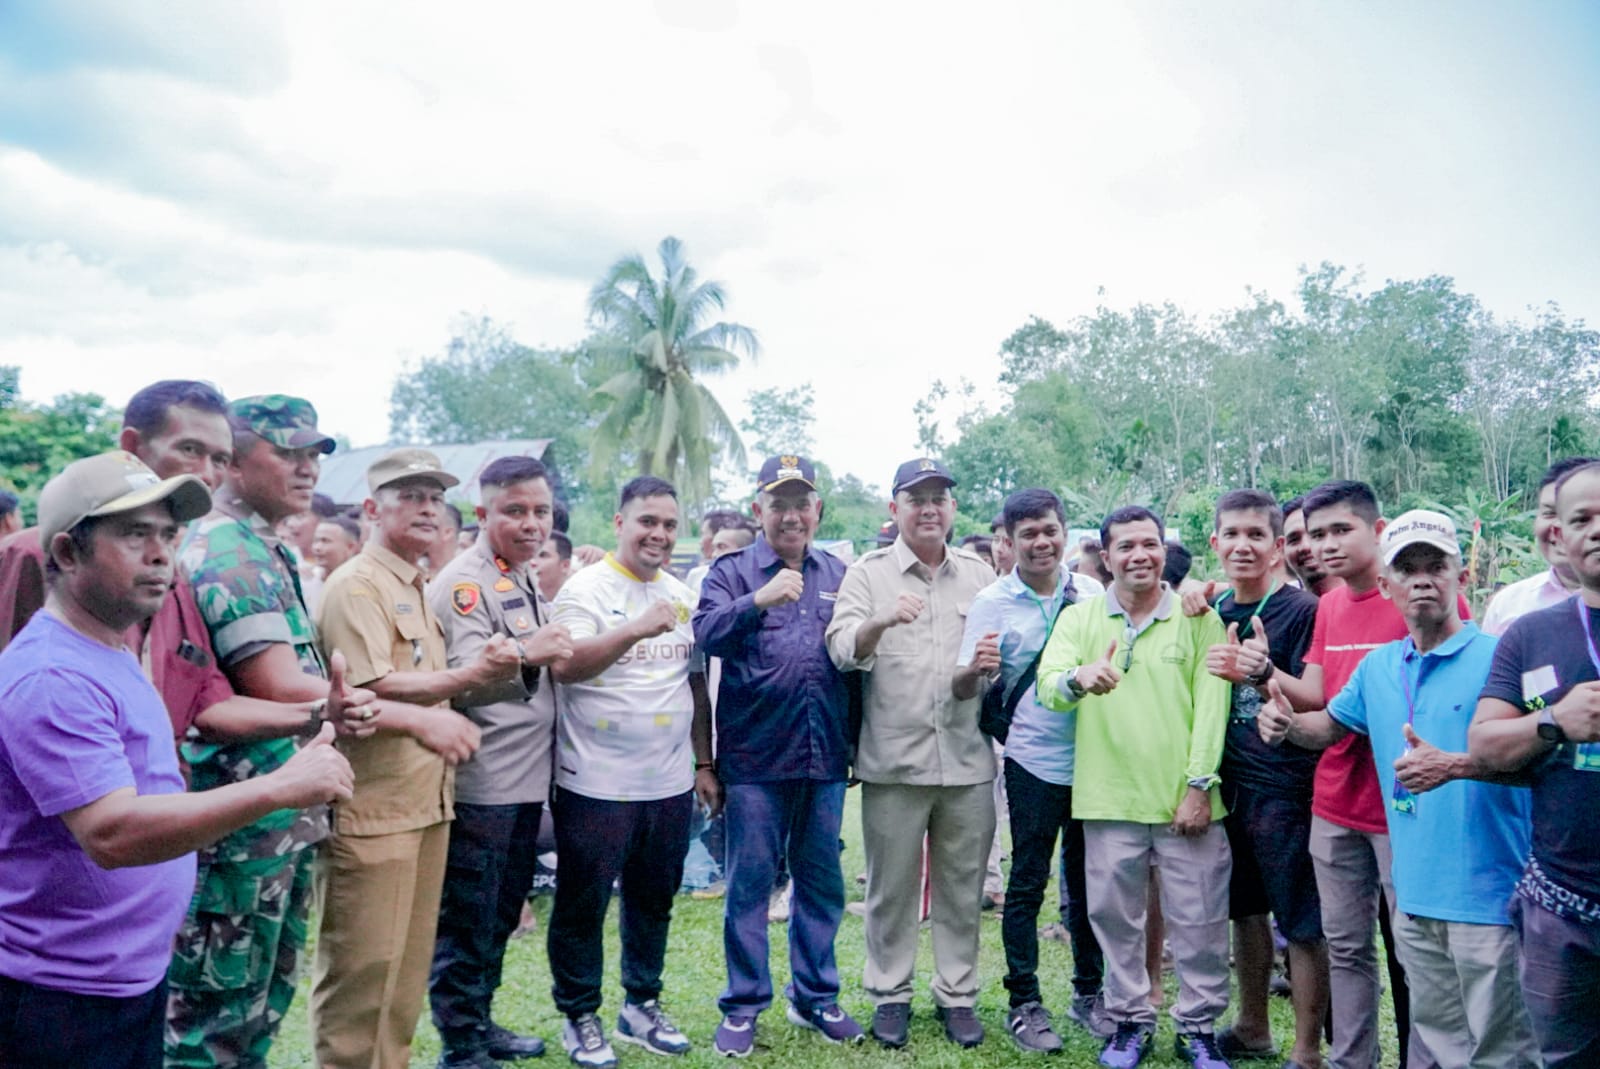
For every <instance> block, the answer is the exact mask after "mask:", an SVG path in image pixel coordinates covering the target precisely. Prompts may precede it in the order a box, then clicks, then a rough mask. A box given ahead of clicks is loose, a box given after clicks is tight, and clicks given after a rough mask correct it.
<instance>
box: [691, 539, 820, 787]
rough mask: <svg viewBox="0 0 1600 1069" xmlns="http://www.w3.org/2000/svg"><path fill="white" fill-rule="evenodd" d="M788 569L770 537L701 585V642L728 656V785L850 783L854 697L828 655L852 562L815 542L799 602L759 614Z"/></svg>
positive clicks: (724, 730) (720, 736)
mask: <svg viewBox="0 0 1600 1069" xmlns="http://www.w3.org/2000/svg"><path fill="white" fill-rule="evenodd" d="M781 567H783V561H782V560H781V559H779V557H778V554H777V553H776V552H775V551H774V550H773V548H772V546H771V544H770V543H769V542H767V540H766V539H765V538H758V539H756V541H755V542H754V543H753V544H751V545H749V546H746V547H745V548H744V549H741V550H739V551H738V552H736V553H729V554H727V555H725V556H722V557H718V558H717V559H716V560H715V561H714V562H712V565H711V570H710V571H709V572H707V573H706V577H705V582H704V583H703V584H702V585H701V587H700V607H699V608H698V609H697V610H696V611H695V614H694V635H695V641H696V642H697V643H698V644H699V646H700V648H701V649H702V650H704V651H705V653H706V655H707V656H709V657H720V658H722V682H721V683H720V684H719V685H718V688H717V707H716V718H717V775H718V777H719V778H720V779H721V780H722V781H723V782H724V783H768V782H772V781H775V780H786V779H809V780H822V781H826V782H835V781H839V780H843V779H844V778H845V777H846V775H847V774H848V772H849V767H850V747H851V742H852V740H851V738H850V691H849V686H848V684H847V682H846V680H845V677H844V675H843V673H841V672H840V671H839V670H838V669H837V668H835V667H834V665H833V660H832V659H831V658H830V657H829V656H828V648H827V645H826V643H825V642H824V635H825V633H826V631H827V630H828V623H829V621H831V620H832V619H833V606H834V602H835V601H837V600H838V597H839V583H840V582H841V581H842V580H843V579H844V572H845V563H844V561H842V560H840V559H839V558H838V557H835V556H834V555H833V554H831V553H827V552H824V551H822V550H819V549H817V548H816V547H815V546H811V547H810V548H808V549H807V550H806V556H805V560H804V561H803V562H802V563H801V574H802V576H803V577H804V580H805V592H804V593H803V594H801V596H800V600H799V601H794V602H790V603H788V604H785V605H776V606H773V607H772V608H770V609H765V610H763V609H758V608H756V601H755V594H756V591H758V590H760V589H761V588H762V587H764V586H766V585H767V581H768V580H770V579H771V578H772V577H773V576H774V575H776V574H777V573H778V569H779V568H781Z"/></svg>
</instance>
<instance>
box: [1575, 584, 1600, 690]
mask: <svg viewBox="0 0 1600 1069" xmlns="http://www.w3.org/2000/svg"><path fill="white" fill-rule="evenodd" d="M1572 604H1573V605H1575V606H1576V607H1577V609H1578V622H1579V623H1581V624H1583V648H1584V651H1585V652H1586V653H1588V654H1589V663H1590V664H1592V665H1594V671H1595V675H1596V676H1600V653H1596V652H1595V648H1594V632H1593V631H1591V630H1590V627H1589V606H1587V605H1585V604H1584V603H1583V599H1582V598H1573V599H1572Z"/></svg>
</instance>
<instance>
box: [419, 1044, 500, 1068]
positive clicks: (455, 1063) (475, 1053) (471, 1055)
mask: <svg viewBox="0 0 1600 1069" xmlns="http://www.w3.org/2000/svg"><path fill="white" fill-rule="evenodd" d="M435 1066H436V1069H500V1066H499V1063H497V1062H496V1061H495V1060H494V1059H493V1058H491V1057H489V1055H488V1054H486V1053H484V1052H483V1051H482V1050H479V1049H477V1048H462V1047H446V1048H444V1049H443V1050H442V1051H440V1052H439V1060H438V1062H437V1063H435Z"/></svg>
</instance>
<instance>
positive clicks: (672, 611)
mask: <svg viewBox="0 0 1600 1069" xmlns="http://www.w3.org/2000/svg"><path fill="white" fill-rule="evenodd" d="M677 626H678V607H677V606H676V605H674V604H673V603H672V602H670V601H653V602H651V603H650V607H649V608H648V609H646V610H645V611H644V612H642V613H640V614H639V615H638V616H635V617H634V618H633V629H634V632H635V633H636V634H638V636H639V637H640V638H642V639H643V638H655V637H656V636H657V635H664V634H666V633H667V632H668V631H671V630H672V629H673V628H675V627H677Z"/></svg>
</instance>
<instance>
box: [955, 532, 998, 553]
mask: <svg viewBox="0 0 1600 1069" xmlns="http://www.w3.org/2000/svg"><path fill="white" fill-rule="evenodd" d="M993 546H994V539H993V538H991V537H989V536H988V535H986V534H969V535H967V536H966V537H965V538H963V539H962V540H961V548H962V549H970V550H972V552H974V553H976V554H977V555H978V556H980V557H987V556H988V555H989V551H990V549H991V548H992V547H993Z"/></svg>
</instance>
